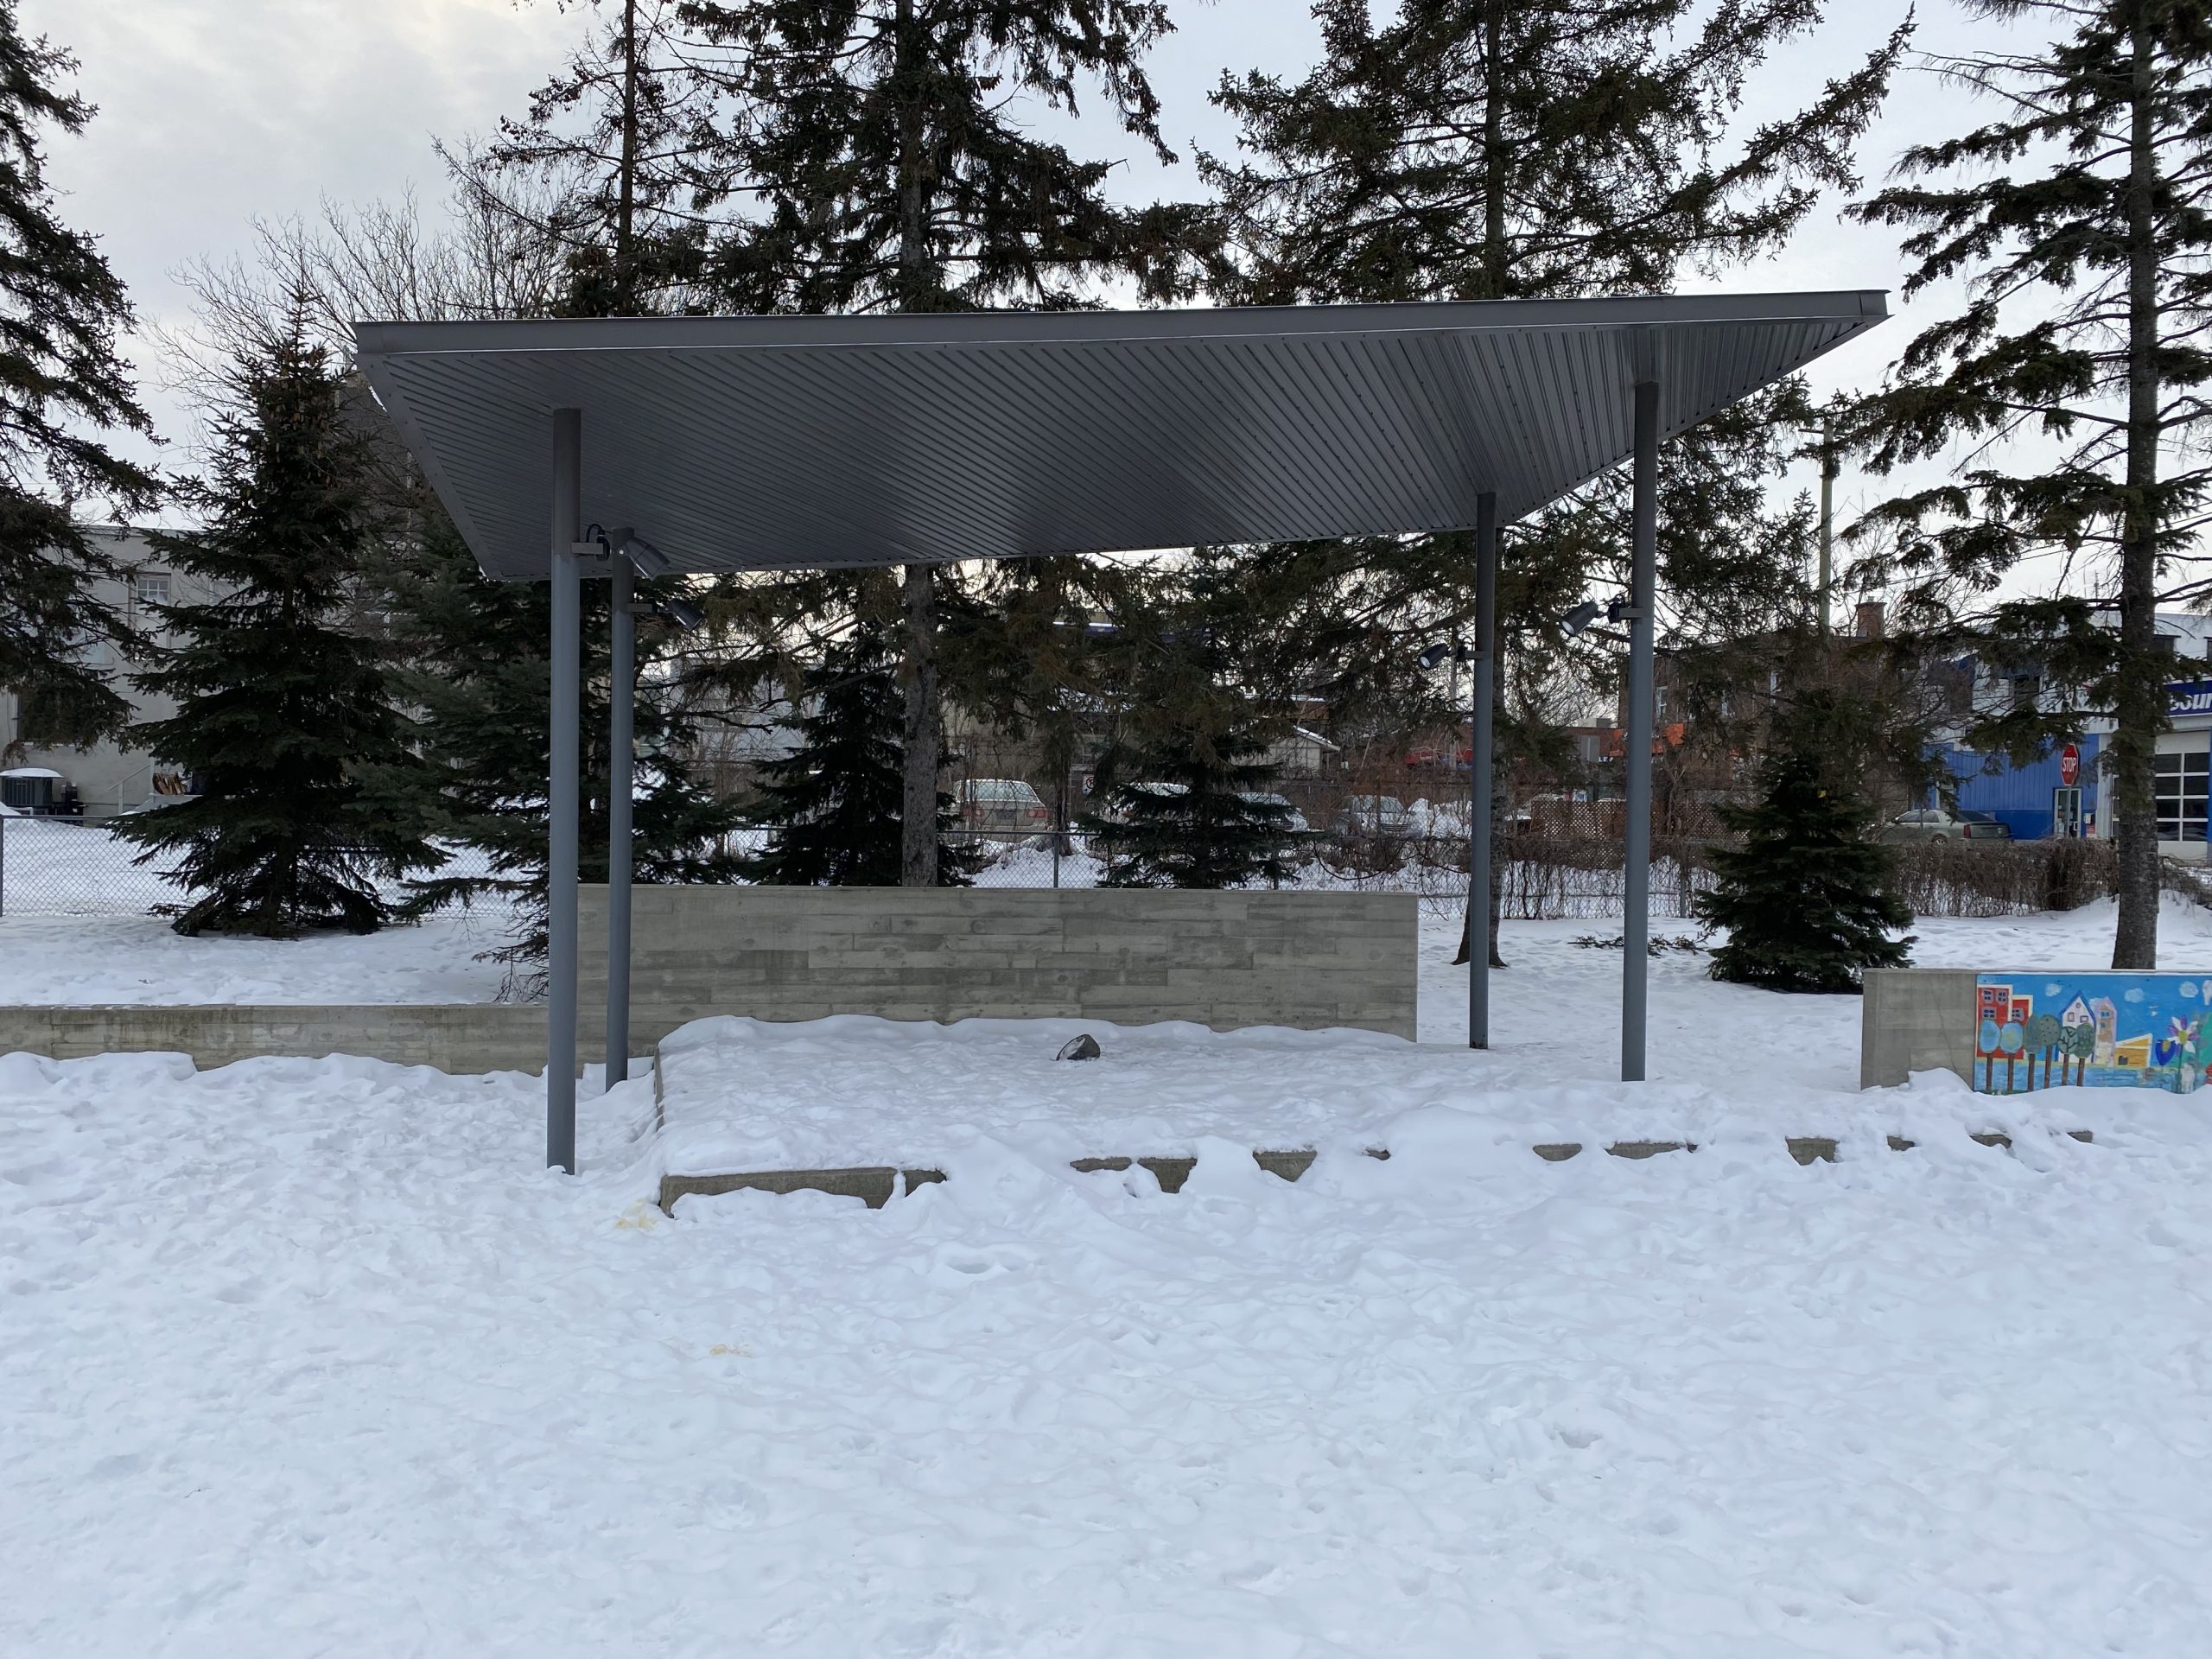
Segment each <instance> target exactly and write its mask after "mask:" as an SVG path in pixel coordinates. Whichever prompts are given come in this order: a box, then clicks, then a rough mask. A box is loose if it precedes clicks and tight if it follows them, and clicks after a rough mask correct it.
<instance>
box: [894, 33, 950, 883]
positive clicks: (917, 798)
mask: <svg viewBox="0 0 2212 1659" xmlns="http://www.w3.org/2000/svg"><path fill="white" fill-rule="evenodd" d="M896 28H897V31H898V35H897V40H896V41H895V43H894V46H893V52H894V54H895V56H896V58H897V60H898V62H899V71H900V73H899V82H900V84H901V85H902V86H904V87H905V89H906V91H905V92H904V94H903V96H904V99H905V101H904V102H902V103H901V105H900V106H899V309H900V310H901V311H914V310H919V309H922V308H923V296H924V294H925V291H926V289H927V287H928V271H929V258H930V247H929V206H930V203H929V189H928V185H929V181H928V177H927V169H926V168H925V156H923V154H922V147H923V138H924V136H925V135H924V130H923V122H922V111H921V106H920V105H919V103H918V102H917V101H916V95H915V93H914V92H913V90H912V86H913V74H912V73H911V71H912V67H913V66H914V65H915V63H916V60H917V58H918V45H919V42H918V39H917V35H916V29H915V22H914V7H913V0H899V9H898V14H897V22H896ZM899 596H900V599H901V601H902V609H903V610H904V612H905V614H906V627H905V629H904V630H903V632H902V647H903V660H902V661H901V662H900V664H899V678H900V680H901V682H902V683H903V684H904V686H905V689H906V722H905V727H904V731H903V741H904V744H905V749H906V760H905V768H906V795H905V804H904V817H902V818H901V820H900V822H899V886H900V887H935V886H937V880H938V868H937V785H938V758H939V757H940V756H941V755H942V754H943V753H944V722H943V721H942V719H941V718H940V716H939V715H938V692H937V602H936V601H937V590H936V587H935V579H934V577H933V576H932V575H931V569H930V567H929V566H928V565H926V564H910V565H908V566H907V567H906V575H905V579H904V581H903V582H902V584H901V587H900V590H899Z"/></svg>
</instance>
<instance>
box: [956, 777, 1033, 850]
mask: <svg viewBox="0 0 2212 1659" xmlns="http://www.w3.org/2000/svg"><path fill="white" fill-rule="evenodd" d="M953 799H954V800H955V801H956V802H957V804H958V806H959V810H960V827H961V828H962V829H972V830H976V831H979V832H981V833H982V834H985V835H998V836H1007V835H1011V836H1041V835H1045V834H1047V833H1048V832H1050V830H1051V829H1052V810H1051V809H1050V808H1048V807H1047V806H1046V804H1045V803H1044V800H1043V798H1041V797H1040V796H1039V794H1038V793H1037V791H1035V790H1033V789H1032V788H1031V787H1030V786H1029V785H1027V784H1026V783H1024V782H1023V781H1022V780H1021V779H1019V778H969V779H964V780H963V781H962V783H961V785H960V786H959V787H958V788H957V790H955V791H954V792H953Z"/></svg>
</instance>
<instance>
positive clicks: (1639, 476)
mask: <svg viewBox="0 0 2212 1659" xmlns="http://www.w3.org/2000/svg"><path fill="white" fill-rule="evenodd" d="M1632 518H1633V529H1632V532H1631V545H1630V574H1629V588H1628V607H1629V608H1628V713H1627V716H1626V729H1624V731H1623V732H1622V733H1621V743H1622V747H1623V748H1624V752H1625V756H1626V760H1627V763H1628V801H1627V811H1628V823H1627V826H1626V828H1627V833H1626V835H1625V836H1624V840H1625V841H1626V842H1627V843H1628V847H1627V851H1626V862H1627V869H1626V871H1625V874H1626V877H1627V880H1626V882H1625V884H1624V885H1625V888H1626V899H1627V903H1626V914H1625V915H1624V917H1623V918H1622V925H1621V1081H1622V1082H1624V1083H1641V1082H1643V1032H1644V994H1645V991H1646V989H1647V985H1646V981H1647V978H1648V976H1649V972H1650V968H1651V956H1650V950H1649V946H1650V936H1651V727H1652V716H1651V701H1652V699H1651V672H1652V662H1651V659H1652V642H1653V628H1654V626H1655V623H1656V618H1655V617H1654V615H1653V610H1654V601H1655V598H1656V590H1657V588H1658V565H1659V385H1658V382H1656V381H1655V380H1643V381H1639V382H1637V388H1636V482H1635V502H1634V509H1633V514H1632Z"/></svg>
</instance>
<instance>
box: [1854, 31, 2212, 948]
mask: <svg viewBox="0 0 2212 1659" xmlns="http://www.w3.org/2000/svg"><path fill="white" fill-rule="evenodd" d="M1967 11H1968V12H1969V13H1970V14H1971V15H1973V16H1976V17H1978V18H1980V19H1981V20H1982V21H1983V22H1986V23H1990V24H2002V25H2004V26H2005V28H2006V29H2008V31H2010V32H2011V33H2012V35H2014V37H2015V43H2013V44H2012V45H2010V46H2008V48H2007V49H2005V50H2004V51H2001V52H1987V53H1978V54H1971V55H1968V56H1965V57H1959V58H1949V59H1944V60H1939V61H1938V62H1937V63H1936V66H1935V67H1936V68H1937V69H1938V70H1940V71H1941V72H1942V74H1943V76H1944V77H1945V78H1946V79H1948V81H1949V82H1950V83H1951V84H1952V85H1954V86H1958V87H1961V88H1962V89H1963V90H1965V91H1966V92H1968V93H1971V94H1974V96H1975V97H1977V98H1979V99H1980V100H1982V107H1983V108H1985V109H1988V110H1989V111H1990V112H1991V114H1992V116H1993V118H1992V119H1991V120H1989V121H1988V122H1987V123H1986V124H1983V125H1980V126H1977V127H1974V128H1972V129H1970V130H1967V131H1965V132H1963V133H1962V134H1961V136H1960V137H1955V138H1952V139H1948V140H1946V141H1945V142H1942V143H1934V144H1925V145H1920V146H1917V147H1916V148H1914V149H1910V150H1908V151H1907V152H1906V154H1905V156H1904V160H1903V161H1902V162H1900V163H1899V165H1898V169H1897V170H1898V174H1899V175H1900V181H1899V182H1898V183H1897V184H1896V185H1895V186H1893V187H1892V188H1890V189H1888V190H1885V191H1884V192H1882V193H1881V194H1879V195H1877V196H1875V197H1874V198H1873V199H1872V200H1870V201H1868V202H1866V204H1864V205H1863V206H1862V207H1860V208H1859V210H1858V211H1859V214H1860V216H1861V217H1863V218H1865V219H1869V220H1872V221H1873V222H1875V223H1878V224H1884V225H1892V226H1900V227H1904V228H1906V229H1908V230H1909V231H1910V234H1909V235H1908V236H1907V237H1906V238H1905V240H1904V252H1905V254H1906V256H1907V257H1909V258H1910V259H1912V260H1914V261H1916V265H1915V267H1914V270H1913V271H1912V274H1911V275H1910V277H1908V278H1907V279H1906V282H1905V289H1904V291H1905V294H1906V296H1907V297H1908V298H1910V297H1912V296H1916V295H1919V294H1922V293H1924V292H1926V291H1928V290H1929V289H1930V288H1931V287H1932V286H1935V285H1937V284H1945V285H1948V284H1951V283H1960V284H1962V285H1963V287H1964V290H1965V293H1964V298H1963V302H1962V303H1961V305H1960V306H1959V307H1958V308H1956V309H1955V310H1954V311H1952V312H1951V313H1950V314H1949V315H1946V316H1944V317H1943V318H1942V319H1941V320H1940V321H1936V322H1934V323H1931V324H1930V325H1929V327H1926V328H1924V329H1923V330H1922V332H1921V333H1920V334H1917V335H1916V336H1915V337H1914V339H1913V340H1911V342H1910V344H1909V345H1908V346H1906V347H1905V352H1904V358H1903V359H1902V360H1901V361H1900V362H1899V364H1898V365H1897V368H1896V370H1895V371H1894V372H1893V374H1892V376H1891V381H1890V384H1889V385H1887V386H1886V387H1885V389H1884V390H1883V391H1881V392H1880V393H1879V394H1878V395H1877V396H1876V397H1873V398H1872V399H1871V400H1870V401H1869V402H1868V404H1867V405H1866V409H1865V410H1864V419H1863V421H1862V423H1861V425H1860V427H1859V437H1860V439H1861V440H1862V441H1863V442H1865V443H1866V444H1867V445H1868V446H1869V447H1870V448H1871V453H1872V462H1873V465H1874V466H1875V467H1876V468H1877V470H1887V469H1889V468H1891V467H1897V466H1900V465H1905V464H1909V463H1913V462H1918V461H1939V460H1942V459H1945V458H1947V457H1948V456H1949V455H1950V454H1954V453H1955V452H1956V451H1957V450H1958V449H1959V448H1960V447H1961V445H1964V446H1965V449H1966V453H1967V455H1968V456H1969V460H1968V461H1967V465H1966V467H1965V469H1964V471H1963V474H1962V475H1960V476H1954V477H1946V478H1945V479H1943V480H1942V482H1941V483H1939V484H1936V485H1932V486H1929V487H1927V488H1924V489H1918V490H1914V491H1911V492H1910V493H1906V494H1904V495H1903V496H1901V497H1899V498H1897V499H1894V500H1891V501H1889V502H1887V503H1885V504H1883V505H1881V506H1880V507H1878V509H1877V510H1876V512H1874V513H1873V514H1872V516H1871V527H1873V528H1877V529H1879V530H1881V531H1884V532H1886V533H1887V534H1888V535H1889V536H1890V537H1891V538H1893V539H1894V541H1895V542H1896V543H1897V547H1898V551H1897V555H1896V556H1895V557H1894V559H1890V560H1885V561H1883V562H1882V565H1883V567H1885V568H1878V574H1880V575H1885V576H1887V577H1891V578H1894V579H1897V580H1898V581H1899V582H1901V584H1902V587H1903V590H1904V591H1903V601H1904V602H1903V605H1902V607H1900V608H1901V611H1902V613H1903V615H1904V618H1905V620H1907V621H1908V622H1917V624H1918V625H1919V626H1922V627H1923V628H1929V629H1941V628H1942V627H1943V626H1945V625H1947V624H1954V623H1958V622H1965V623H1967V624H1968V625H1970V626H1974V628H1975V630H1976V631H1977V632H1981V633H1983V634H1984V636H1985V639H1986V640H1987V642H1988V644H1987V645H1986V646H1985V649H1989V648H1990V647H1991V646H1993V652H1994V654H1996V655H1998V656H1999V657H2010V658H2013V659H2014V660H2019V661H2024V662H2028V663H2033V664H2037V667H2038V668H2039V669H2040V671H2041V672H2042V674H2043V677H2044V679H2045V680H2046V681H2047V682H2048V683H2050V685H2051V687H2052V689H2053V690H2056V691H2061V692H2063V693H2072V694H2074V695H2070V696H2067V695H2062V696H2056V697H2054V698H2052V699H2050V705H2051V706H2050V709H2049V710H2048V712H2044V711H2039V710H2036V709H2025V708H2024V709H2020V710H2018V712H2017V714H2016V715H2015V717H2014V718H2012V720H2010V721H2005V722H1998V723H1995V724H1996V730H1995V731H1994V732H1993V733H1990V732H1985V733H1983V734H1980V735H1983V736H1985V737H1986V736H1990V735H1994V736H1996V737H1998V738H1999V739H2001V740H2002V741H2004V742H2005V747H2008V748H2010V749H2012V751H2014V752H2015V753H2022V752H2031V751H2033V750H2035V749H2036V748H2037V747H2044V746H2045V745H2047V744H2048V743H2050V741H2056V740H2060V739H2063V738H2064V737H2067V736H2069V735H2071V733H2070V732H2069V731H2068V730H2067V729H2066V728H2067V726H2068V725H2069V724H2072V723H2076V722H2078V721H2079V719H2080V717H2081V715H2082V712H2083V705H2084V704H2086V705H2087V706H2088V709H2094V710H2097V711H2101V712H2105V713H2108V714H2110V715H2112V716H2113V719H2114V721H2115V722H2116V726H2117V729H2116V730H2115V732H2114V733H2113V738H2112V741H2111V742H2110V744H2109V745H2108V746H2107V749H2106V752H2105V753H2106V764H2107V766H2109V767H2110V775H2111V778H2112V780H2113V794H2114V797H2115V798H2116V803H2117V807H2118V810H2117V814H2116V817H2117V823H2116V824H2115V826H2114V828H2115V829H2116V830H2117V837H2116V838H2117V841H2118V843H2119V845H2118V849H2117V850H2118V854H2119V882H2118V887H2119V899H2120V916H2119V923H2118V926H2117V928H2116V930H2115V932H2114V936H2113V957H2112V961H2113V967H2115V968H2152V967H2156V966H2157V965H2158V905H2159V880H2158V815H2157V811H2156V805H2155V802H2154V800H2153V798H2152V779H2153V773H2154V767H2155V760H2154V757H2155V755H2156V753H2157V748H2158V733H2159V732H2160V731H2161V730H2163V729H2164V726H2165V723H2166V702H2165V690H2164V679H2165V676H2166V673H2167V671H2168V659H2167V658H2164V656H2162V655H2161V654H2160V652H2159V644H2158V631H2157V626H2156V622H2157V613H2158V606H2159V605H2160V603H2161V602H2165V603H2196V604H2202V602H2203V600H2204V598H2205V596H2206V595H2207V594H2212V576H2208V575H2207V570H2206V560H2207V555H2206V551H2205V548H2204V544H2203V541H2202V536H2203V531H2204V527H2205V522H2206V520H2205V509H2206V506H2207V504H2208V499H2212V463H2208V459H2207V456H2208V450H2207V440H2208V439H2212V407H2208V404H2207V402H2206V398H2205V387H2206V384H2207V382H2208V380H2212V346H2208V343H2207V330H2208V327H2212V212H2208V211H2207V206H2208V191H2212V12H2208V9H2207V8H2206V6H2205V5H2204V4H2203V3H2202V0H2179V3H2177V0H1971V3H1969V4H1968V5H1967ZM2022 435H2025V436H2027V437H2029V438H2030V439H2031V441H2032V442H2031V443H2029V444H2028V445H2026V446H2014V445H2012V443H2010V442H2008V441H2009V440H2011V439H2012V438H2014V437H2016V436H2022ZM2054 449H2055V450H2056V455H2055V456H2054V454H2052V451H2053V450H2054ZM2038 555H2049V556H2055V557H2053V558H2052V561H2051V564H2052V567H2053V568H2054V569H2056V571H2057V572H2059V575H2058V580H2057V581H2056V582H2055V583H2053V584H2052V585H2051V586H2050V588H2044V590H2043V591H2042V592H2041V593H2040V594H2037V595H2036V596H2034V597H2031V598H2027V599H2024V600H2019V601H2013V602H2010V603H2005V604H1999V605H1998V606H1996V607H1993V608H1992V607H1988V603H1987V597H1986V596H1987V595H1988V594H1989V593H1990V591H1991V590H1992V589H1993V588H1996V587H1998V586H1999V584H2000V583H2002V582H2005V580H2006V579H2007V578H2008V577H2009V576H2011V575H2013V573H2015V572H2016V571H2017V570H2018V569H2019V568H2020V567H2021V566H2022V564H2023V563H2024V562H2026V561H2028V560H2031V559H2033V558H2035V557H2036V556H2038ZM2041 585H2042V584H2040V583H2038V584H2037V586H2038V587H2040V586H2041ZM2107 625H2109V626H2107Z"/></svg>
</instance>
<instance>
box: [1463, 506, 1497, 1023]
mask: <svg viewBox="0 0 2212 1659" xmlns="http://www.w3.org/2000/svg"><path fill="white" fill-rule="evenodd" d="M1467 675H1468V678H1469V679H1470V680H1471V682H1472V683H1471V686H1470V687H1469V695H1468V703H1469V707H1470V710H1471V713H1470V716H1469V721H1468V724H1469V726H1470V728H1471V730H1470V732H1469V734H1468V738H1469V741H1468V745H1467V749H1468V753H1467V765H1468V772H1467V1046H1468V1047H1469V1048H1488V1047H1489V1046H1490V854H1491V847H1490V826H1491V721H1492V717H1493V715H1494V714H1495V709H1494V708H1493V704H1494V703H1495V701H1496V694H1497V493H1495V492H1494V491H1488V490H1485V491H1484V493H1482V494H1480V495H1478V496H1477V497H1476V498H1475V649H1474V653H1473V655H1472V656H1471V657H1470V658H1469V659H1468V663H1467Z"/></svg>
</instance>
